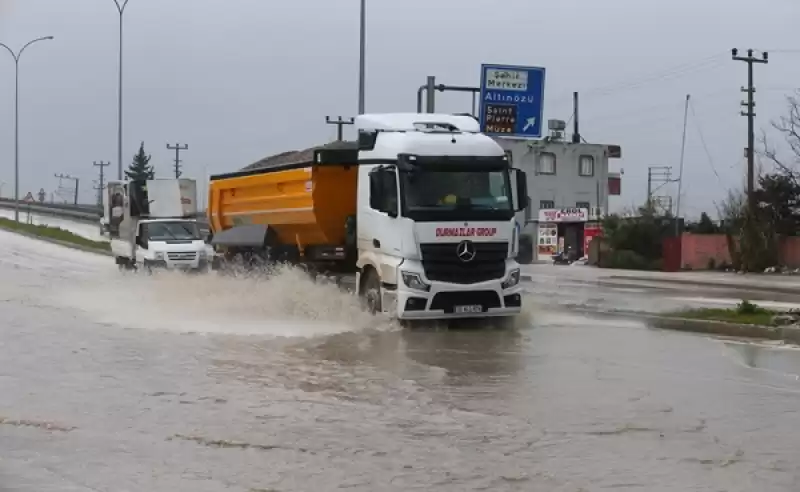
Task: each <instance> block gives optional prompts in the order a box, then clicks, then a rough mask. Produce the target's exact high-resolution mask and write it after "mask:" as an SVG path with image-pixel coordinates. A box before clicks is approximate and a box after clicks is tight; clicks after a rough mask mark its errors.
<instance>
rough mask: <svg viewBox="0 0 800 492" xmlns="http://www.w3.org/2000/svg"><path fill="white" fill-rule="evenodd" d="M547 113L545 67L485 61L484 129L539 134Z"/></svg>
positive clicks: (497, 133)
mask: <svg viewBox="0 0 800 492" xmlns="http://www.w3.org/2000/svg"><path fill="white" fill-rule="evenodd" d="M543 117H544V68H541V67H518V66H514V65H487V64H483V65H481V107H480V124H481V131H482V132H483V133H486V134H487V135H492V136H496V137H517V138H539V137H541V136H542V123H543V121H542V119H543Z"/></svg>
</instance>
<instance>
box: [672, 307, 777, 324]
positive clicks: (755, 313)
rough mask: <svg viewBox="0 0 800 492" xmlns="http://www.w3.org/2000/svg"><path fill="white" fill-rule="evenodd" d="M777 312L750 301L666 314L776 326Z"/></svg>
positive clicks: (677, 316) (686, 317)
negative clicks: (730, 306)
mask: <svg viewBox="0 0 800 492" xmlns="http://www.w3.org/2000/svg"><path fill="white" fill-rule="evenodd" d="M776 314H778V313H777V312H775V311H771V310H769V309H764V308H762V307H760V306H757V305H755V304H753V303H751V302H748V301H742V302H740V303H739V305H737V306H736V307H735V308H730V309H725V308H701V309H686V310H683V311H675V312H671V313H666V314H664V316H667V317H670V318H684V319H696V320H701V321H724V322H727V323H738V324H742V325H760V326H774V323H773V317H774V316H775V315H776Z"/></svg>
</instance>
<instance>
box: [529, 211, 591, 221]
mask: <svg viewBox="0 0 800 492" xmlns="http://www.w3.org/2000/svg"><path fill="white" fill-rule="evenodd" d="M587 220H589V209H586V208H545V209H542V210H539V222H586V221H587Z"/></svg>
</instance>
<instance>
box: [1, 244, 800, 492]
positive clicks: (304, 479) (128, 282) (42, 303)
mask: <svg viewBox="0 0 800 492" xmlns="http://www.w3.org/2000/svg"><path fill="white" fill-rule="evenodd" d="M565 268H571V267H565ZM0 279H2V281H1V282H0V319H1V320H3V332H2V338H0V360H2V364H0V395H2V397H0V491H4V492H5V491H36V492H49V491H70V492H71V491H82V492H83V491H134V490H135V491H141V490H149V491H175V490H187V491H200V492H202V491H222V490H225V491H229V490H230V491H241V492H263V491H281V492H289V491H309V490H354V491H376V490H381V491H384V490H385V491H394V490H397V491H401V490H402V491H406V490H437V491H466V490H492V491H506V490H508V491H523V490H524V491H531V490H537V491H539V490H541V491H570V492H572V491H575V492H577V491H596V490H597V491H602V490H624V491H688V490H691V491H714V492H717V491H759V492H762V491H763V492H771V491H781V492H783V491H786V492H790V491H791V492H794V491H797V490H800V464H798V463H799V462H798V460H797V458H798V457H799V456H800V430H798V425H797V424H798V422H800V381H799V380H798V375H800V351H798V350H797V349H793V348H791V347H781V346H776V345H771V344H765V343H747V342H743V341H736V340H719V339H713V338H708V337H703V336H697V335H691V334H683V333H673V332H668V331H662V330H657V329H653V328H650V327H648V326H647V325H646V324H644V323H643V322H641V321H638V320H636V319H632V318H628V317H620V318H614V317H608V316H597V315H594V314H591V313H586V312H583V311H582V310H583V309H585V308H587V307H590V308H596V309H605V310H613V309H636V310H649V311H659V310H668V309H676V308H678V307H681V306H686V305H694V304H702V303H703V302H704V301H702V300H701V301H697V299H699V298H715V297H716V298H729V299H733V300H735V299H736V298H739V297H740V295H742V291H738V290H732V289H730V290H729V289H717V290H714V289H709V288H696V287H686V288H680V287H677V288H676V287H675V286H669V287H667V286H663V285H662V286H659V285H646V284H647V283H644V284H643V283H641V282H633V281H614V282H610V283H609V282H608V281H602V282H600V281H598V282H599V283H598V282H588V283H587V282H586V281H585V279H584V280H580V279H577V280H576V279H575V278H574V277H573V276H571V275H570V273H569V271H565V270H556V269H542V270H541V275H539V277H538V278H537V280H536V281H534V282H533V283H531V284H530V285H529V286H528V288H529V293H528V296H527V297H526V300H528V301H530V302H529V303H528V304H529V305H530V306H531V308H530V309H528V311H527V313H526V316H525V317H524V320H523V321H522V322H520V323H519V325H518V326H517V327H516V328H514V329H505V330H487V329H474V328H473V329H462V330H436V329H433V328H427V329H415V330H409V329H401V328H399V327H397V326H394V325H393V324H391V323H389V322H386V321H383V320H380V319H375V318H371V317H369V316H366V315H364V314H363V313H360V312H359V311H357V309H356V307H355V305H354V303H353V302H352V299H350V298H348V297H346V296H344V294H340V293H339V292H338V291H336V289H335V288H333V287H321V286H314V285H310V284H309V283H307V282H306V281H304V280H302V279H300V278H299V277H296V276H292V275H285V276H281V277H279V278H277V279H275V280H272V281H269V282H255V281H253V280H250V279H216V278H213V277H206V278H199V277H192V278H188V279H187V278H183V277H176V276H169V277H159V276H154V277H141V276H137V277H135V278H133V277H127V278H126V277H124V276H121V275H120V273H119V272H118V271H116V269H115V267H114V265H113V262H112V261H111V260H109V259H108V258H105V257H96V256H93V255H90V254H86V253H83V252H78V251H72V250H65V249H63V248H60V247H58V246H55V245H50V244H42V243H38V242H34V241H31V240H28V239H25V238H20V237H18V236H12V235H9V234H7V233H4V232H0ZM762 294H763V292H762ZM748 296H749V294H748ZM687 299H688V300H687ZM692 299H694V300H692ZM789 301H791V299H787V300H786V302H789Z"/></svg>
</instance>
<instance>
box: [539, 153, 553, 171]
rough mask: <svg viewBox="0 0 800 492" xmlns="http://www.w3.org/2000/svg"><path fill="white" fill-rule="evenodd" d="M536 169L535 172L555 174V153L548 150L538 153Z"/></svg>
mask: <svg viewBox="0 0 800 492" xmlns="http://www.w3.org/2000/svg"><path fill="white" fill-rule="evenodd" d="M537 171H538V173H537V174H555V173H556V155H555V154H552V153H550V152H542V153H541V154H539V169H538V170H537Z"/></svg>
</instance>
